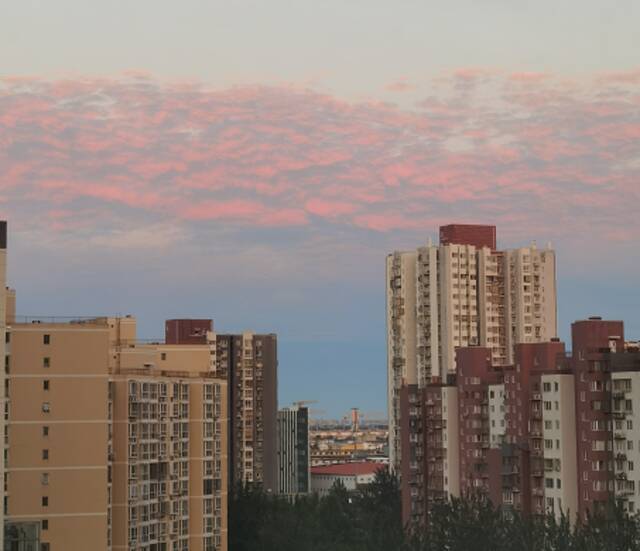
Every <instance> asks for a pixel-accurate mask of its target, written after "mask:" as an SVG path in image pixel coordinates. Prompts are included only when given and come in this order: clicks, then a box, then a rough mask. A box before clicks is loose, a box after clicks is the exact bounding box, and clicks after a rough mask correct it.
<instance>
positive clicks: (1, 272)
mask: <svg viewBox="0 0 640 551" xmlns="http://www.w3.org/2000/svg"><path fill="white" fill-rule="evenodd" d="M8 296H9V291H8V289H7V223H6V222H5V221H3V220H0V360H2V362H3V363H4V364H5V365H4V366H3V369H0V379H2V380H0V408H1V409H0V412H1V413H2V416H1V417H0V442H3V443H4V445H3V447H4V452H3V453H2V454H0V480H2V481H4V480H5V455H6V437H7V432H6V415H5V411H6V407H7V402H6V384H7V381H6V358H7V344H6V341H7V321H8V320H9V319H10V316H11V317H13V314H12V313H11V314H10V310H11V309H10V307H9V305H8V300H7V298H8ZM5 496H6V489H5V488H4V485H3V491H2V497H3V502H4V501H5V499H6V497H5ZM5 508H6V507H5V505H4V503H3V505H2V507H1V508H0V549H4V510H5Z"/></svg>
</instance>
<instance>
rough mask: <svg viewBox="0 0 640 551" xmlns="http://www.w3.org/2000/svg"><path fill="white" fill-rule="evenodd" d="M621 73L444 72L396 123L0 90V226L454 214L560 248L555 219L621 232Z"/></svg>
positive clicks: (628, 113) (31, 84)
mask: <svg viewBox="0 0 640 551" xmlns="http://www.w3.org/2000/svg"><path fill="white" fill-rule="evenodd" d="M634 75H635V73H633V72H632V73H623V74H613V75H608V76H606V78H605V77H604V76H602V75H597V76H595V77H594V78H592V79H591V80H589V81H585V84H584V86H581V87H578V86H575V85H573V84H571V83H567V82H566V79H563V78H558V77H557V76H554V75H551V74H549V75H547V74H538V73H512V74H508V73H500V72H499V71H496V70H493V69H475V68H468V69H461V70H459V71H457V72H454V73H453V74H449V75H448V76H447V77H442V78H440V79H439V81H438V83H439V86H438V87H434V90H435V89H436V88H437V95H432V96H430V97H427V98H425V99H424V100H422V101H421V102H419V103H418V104H417V105H416V107H415V109H406V110H405V109H401V108H398V107H396V106H393V105H390V104H386V103H382V102H374V101H368V102H346V101H343V100H341V99H339V98H334V97H331V96H329V95H327V94H318V93H315V92H313V91H309V90H305V89H302V88H297V87H294V86H286V87H261V86H247V87H236V88H230V89H224V90H212V89H208V88H207V87H205V86H203V85H201V84H198V83H179V84H175V83H174V84H172V83H162V82H159V81H156V80H154V79H153V78H152V77H150V76H148V75H147V76H144V77H140V76H138V75H130V76H127V77H126V78H121V79H77V80H74V79H67V80H61V81H46V80H39V79H18V80H16V79H12V78H4V79H0V81H1V82H0V84H1V86H0V168H1V169H2V179H1V180H0V196H1V197H2V200H3V202H2V203H1V204H0V211H1V212H0V214H2V215H4V216H8V215H11V216H15V217H20V218H22V219H24V220H26V221H29V222H26V223H27V224H37V223H38V221H39V220H48V221H49V223H50V226H51V227H52V228H53V229H54V230H55V231H60V232H64V231H67V230H68V229H70V228H72V227H73V226H72V220H73V219H74V218H75V219H77V220H80V221H81V224H82V227H83V229H87V231H89V230H90V228H91V227H93V226H95V225H96V224H98V223H100V224H108V223H109V222H108V221H109V220H112V219H115V218H117V219H118V220H119V221H121V220H128V221H129V222H130V223H131V224H155V223H158V222H159V221H161V222H166V221H167V219H169V220H175V221H176V222H177V223H180V224H187V225H191V226H193V227H194V228H196V227H197V226H198V225H199V224H223V225H224V227H225V228H230V227H233V228H248V229H251V228H258V229H259V228H266V227H277V228H280V229H286V228H291V229H293V230H295V231H313V229H314V228H316V224H320V223H323V224H325V225H326V224H331V225H334V226H336V227H339V228H341V230H344V229H345V228H346V229H348V228H353V229H356V228H357V229H358V230H359V231H361V230H362V229H366V230H368V231H374V232H375V231H379V232H392V231H413V232H421V231H422V232H423V231H425V230H426V229H428V228H432V226H433V223H434V220H436V219H440V218H443V213H454V212H455V213H456V214H458V213H460V214H461V215H464V216H465V217H469V218H478V217H480V218H483V219H486V218H487V217H488V216H489V217H491V221H493V222H495V223H497V224H500V223H504V224H507V225H509V226H511V227H513V228H514V231H515V230H517V231H525V230H526V228H527V227H528V228H540V227H545V228H548V229H549V231H553V232H558V233H560V234H562V233H563V232H567V231H569V226H568V225H567V219H569V218H571V213H573V214H574V215H575V220H573V221H572V225H571V231H574V230H575V229H576V227H577V226H580V225H582V226H584V227H585V228H586V227H592V228H593V226H594V225H595V226H601V227H602V228H605V227H607V226H610V225H624V227H625V228H628V229H629V231H638V230H640V226H639V222H638V218H637V216H636V214H635V207H634V206H635V205H637V202H638V200H640V187H639V186H638V182H639V181H640V166H639V165H638V163H637V159H638V158H640V149H639V144H640V114H639V112H638V103H637V101H638V98H640V93H639V91H638V82H637V81H636V77H635V76H634ZM409 82H410V80H409V79H408V78H404V77H403V78H402V79H399V80H398V81H397V83H400V84H401V86H400V87H399V88H403V87H404V88H405V89H408V88H406V87H405V86H404V85H405V84H407V85H408V83H409ZM461 83H462V84H461ZM392 84H393V83H392ZM520 84H522V85H520ZM483 86H488V87H489V89H490V91H491V94H490V95H488V94H485V93H483V92H486V91H487V90H485V89H483V88H482V87H483ZM398 91H399V89H398ZM461 92H462V93H461ZM435 93H436V92H434V94H435ZM487 97H490V98H491V97H493V98H495V102H493V103H492V101H491V100H488V101H487V99H486V98H487ZM603 204H606V205H607V211H608V212H611V213H614V214H613V215H611V216H610V217H607V215H606V214H603V213H602V212H601V209H598V205H603ZM530 205H535V208H529V207H530ZM514 210H515V211H517V212H519V213H520V216H519V218H518V220H517V221H514V219H513V212H514ZM71 213H72V214H71ZM457 218H460V216H457ZM323 227H324V226H323ZM194 231H195V230H194Z"/></svg>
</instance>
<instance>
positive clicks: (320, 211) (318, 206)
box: [305, 199, 356, 218]
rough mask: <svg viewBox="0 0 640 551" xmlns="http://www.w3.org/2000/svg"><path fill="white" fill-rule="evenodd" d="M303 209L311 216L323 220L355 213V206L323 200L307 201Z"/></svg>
mask: <svg viewBox="0 0 640 551" xmlns="http://www.w3.org/2000/svg"><path fill="white" fill-rule="evenodd" d="M305 209H306V210H307V212H310V213H311V214H315V215H316V216H322V217H323V218H335V217H337V216H341V215H345V214H351V213H353V212H355V211H356V206H355V205H354V204H352V203H345V202H344V201H327V200H324V199H309V200H308V201H307V202H306V203H305Z"/></svg>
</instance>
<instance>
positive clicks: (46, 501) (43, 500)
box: [42, 496, 49, 507]
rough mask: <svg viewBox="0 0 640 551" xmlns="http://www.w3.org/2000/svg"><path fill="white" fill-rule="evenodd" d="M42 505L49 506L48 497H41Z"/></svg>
mask: <svg viewBox="0 0 640 551" xmlns="http://www.w3.org/2000/svg"><path fill="white" fill-rule="evenodd" d="M42 506H43V507H49V498H48V497H47V496H43V497H42Z"/></svg>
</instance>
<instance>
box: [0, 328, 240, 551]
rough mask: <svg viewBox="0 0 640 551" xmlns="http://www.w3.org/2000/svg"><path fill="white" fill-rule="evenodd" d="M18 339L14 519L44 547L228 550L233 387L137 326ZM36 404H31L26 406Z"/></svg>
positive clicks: (10, 484)
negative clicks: (142, 335) (146, 340)
mask: <svg viewBox="0 0 640 551" xmlns="http://www.w3.org/2000/svg"><path fill="white" fill-rule="evenodd" d="M17 321H18V323H13V324H12V325H11V331H10V343H11V344H10V346H11V357H10V369H9V389H10V392H11V402H10V406H9V415H8V418H9V422H8V423H9V438H8V443H9V453H8V457H9V461H8V468H7V471H8V473H7V474H8V476H7V493H8V499H7V521H8V524H9V525H10V526H21V525H24V524H25V523H29V524H31V525H33V524H37V527H38V531H39V539H40V542H41V543H40V545H41V549H43V550H44V549H46V550H47V551H49V550H51V551H56V550H58V549H60V550H65V551H74V550H78V551H80V550H83V551H84V550H86V549H131V550H134V549H135V550H149V551H151V550H157V551H177V550H186V549H189V550H194V549H195V550H203V551H205V550H212V551H213V550H216V551H217V550H225V549H226V548H227V472H228V469H227V454H226V450H227V426H228V422H227V388H226V381H225V380H224V379H221V378H218V377H216V376H215V375H214V373H212V372H211V369H210V351H209V347H208V346H207V345H165V344H162V343H158V344H139V343H138V342H137V341H136V329H135V327H136V324H135V320H134V319H133V318H130V317H127V318H95V319H82V320H80V319H76V320H73V321H67V322H52V323H51V322H49V320H48V321H47V322H46V323H45V322H43V320H21V319H18V320H17ZM26 397H28V399H26Z"/></svg>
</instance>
